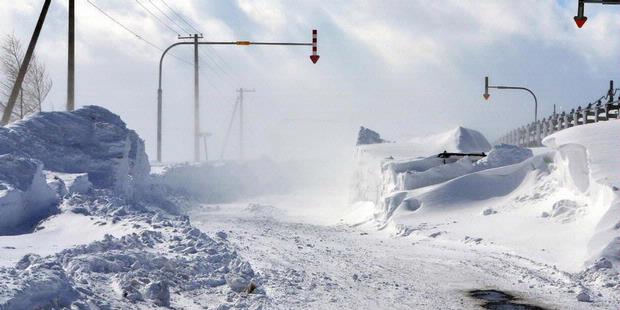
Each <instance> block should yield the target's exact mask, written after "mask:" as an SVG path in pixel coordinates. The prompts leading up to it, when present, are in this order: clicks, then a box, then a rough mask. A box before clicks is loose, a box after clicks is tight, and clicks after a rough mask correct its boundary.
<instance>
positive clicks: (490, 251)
mask: <svg viewBox="0 0 620 310" xmlns="http://www.w3.org/2000/svg"><path fill="white" fill-rule="evenodd" d="M302 196H303V195H302ZM274 201H277V199H274V197H269V198H258V199H254V200H251V201H245V202H239V203H235V204H221V205H219V206H216V205H204V206H203V207H202V208H199V209H194V210H192V211H191V212H190V217H191V219H192V222H193V224H194V225H196V226H197V227H198V228H200V229H201V230H203V231H205V232H207V233H209V234H211V233H216V232H219V231H224V232H226V233H227V235H228V239H229V240H230V241H231V242H232V243H233V245H234V246H235V247H237V248H238V252H239V253H240V254H241V256H243V257H244V258H245V259H247V260H249V262H250V263H251V264H252V266H253V268H254V269H255V270H257V271H258V272H259V273H261V274H262V276H263V277H264V279H265V282H264V283H262V285H263V287H264V288H265V290H266V293H267V296H268V298H269V302H270V303H271V305H270V307H269V308H286V309H295V308H296V309H477V308H479V307H480V305H482V302H481V301H479V300H475V299H472V298H471V297H469V293H468V292H469V291H470V290H477V289H497V290H501V291H504V292H508V293H511V294H512V295H514V296H516V297H517V298H518V300H517V301H516V302H517V303H524V304H529V305H534V306H539V307H542V308H545V309H591V308H593V307H595V308H617V305H616V304H613V305H612V304H608V303H607V304H603V303H594V304H592V303H581V302H578V301H577V300H576V298H575V295H576V292H579V290H580V286H579V283H578V281H576V280H574V279H573V278H572V277H571V275H570V274H568V273H564V272H561V271H559V270H557V269H555V268H554V267H553V266H548V265H545V264H541V263H537V262H534V261H531V260H529V259H526V258H522V257H518V256H516V255H511V254H508V253H505V252H503V251H501V248H500V247H488V246H484V247H483V246H480V245H478V244H477V243H476V242H471V243H466V242H454V241H446V240H440V239H434V238H422V239H420V238H412V237H392V236H389V235H388V234H387V233H385V232H382V231H376V230H370V229H366V228H364V227H352V226H349V225H345V224H342V223H340V224H339V223H334V224H325V223H323V222H321V221H317V220H316V218H313V217H312V215H311V214H312V212H310V211H309V210H308V208H307V207H308V205H307V201H306V200H305V199H298V198H295V195H291V196H288V197H282V200H281V201H283V204H282V205H278V204H274ZM290 201H306V203H303V204H299V205H298V206H291V205H286V204H287V203H288V202H290ZM249 203H257V204H255V205H249ZM267 203H269V204H267ZM293 204H294V203H293ZM301 205H305V206H304V208H303V209H304V210H303V214H304V216H303V217H299V216H297V217H291V216H290V215H291V214H292V213H299V212H292V211H293V208H295V207H299V208H301V207H302V206H301ZM316 208H317V213H324V212H325V210H324V208H321V206H319V205H317V206H316ZM300 211H301V209H300ZM321 211H322V212H321ZM317 223H323V224H317ZM612 299H613V298H612ZM508 309H510V308H508ZM515 309H517V308H515ZM518 309H537V308H518Z"/></svg>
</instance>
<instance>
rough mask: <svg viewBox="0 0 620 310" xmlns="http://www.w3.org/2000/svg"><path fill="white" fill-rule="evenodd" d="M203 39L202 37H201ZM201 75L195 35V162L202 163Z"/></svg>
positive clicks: (196, 36)
mask: <svg viewBox="0 0 620 310" xmlns="http://www.w3.org/2000/svg"><path fill="white" fill-rule="evenodd" d="M201 38H202V36H201ZM199 79H200V75H199V74H198V34H194V161H196V162H197V161H200V85H199V83H198V82H199Z"/></svg>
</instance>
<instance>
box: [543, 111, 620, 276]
mask: <svg viewBox="0 0 620 310" xmlns="http://www.w3.org/2000/svg"><path fill="white" fill-rule="evenodd" d="M619 132H620V122H618V121H613V120H612V121H607V122H599V123H594V124H588V125H586V126H579V127H574V128H569V129H566V130H562V131H560V132H557V133H555V134H553V135H551V136H549V137H547V138H545V139H544V140H543V144H544V145H547V146H549V147H552V148H554V149H557V150H558V151H559V152H560V153H561V154H562V156H563V158H564V160H565V162H566V164H567V166H568V167H567V173H566V176H565V177H566V178H567V179H568V180H571V181H572V184H573V186H574V187H575V188H577V189H578V190H579V191H580V192H582V193H585V194H586V195H588V196H590V197H592V198H593V200H594V201H593V206H591V207H590V208H589V209H590V210H588V211H589V212H590V213H592V214H593V215H594V216H595V220H596V226H595V228H594V232H593V235H592V238H591V239H590V242H589V243H588V252H589V253H591V256H590V257H589V262H593V261H595V260H597V259H598V258H599V257H603V258H605V259H608V260H609V261H610V262H612V263H613V265H614V267H615V268H616V270H620V192H619V191H618V188H620V173H619V172H620V156H618V154H619V153H620V139H618V133H619Z"/></svg>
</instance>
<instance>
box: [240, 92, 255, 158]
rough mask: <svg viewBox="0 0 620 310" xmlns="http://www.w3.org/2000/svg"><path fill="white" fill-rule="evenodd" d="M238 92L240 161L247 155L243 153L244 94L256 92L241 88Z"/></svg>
mask: <svg viewBox="0 0 620 310" xmlns="http://www.w3.org/2000/svg"><path fill="white" fill-rule="evenodd" d="M237 91H238V92H239V160H243V157H244V155H245V154H244V152H243V151H244V149H243V143H244V142H243V125H244V124H243V93H253V92H255V91H256V90H254V89H244V88H239V90H237Z"/></svg>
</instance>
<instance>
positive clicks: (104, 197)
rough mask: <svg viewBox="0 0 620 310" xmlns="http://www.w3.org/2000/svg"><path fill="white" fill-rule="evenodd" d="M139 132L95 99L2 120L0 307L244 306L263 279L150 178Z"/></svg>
mask: <svg viewBox="0 0 620 310" xmlns="http://www.w3.org/2000/svg"><path fill="white" fill-rule="evenodd" d="M149 169H150V167H149V164H148V159H147V156H146V154H145V152H144V142H143V141H142V140H141V139H140V138H139V137H138V135H137V134H136V133H135V132H134V131H132V130H130V129H128V128H127V127H126V126H125V123H123V121H122V120H121V119H120V118H119V117H118V116H117V115H115V114H113V113H111V112H109V111H108V110H106V109H103V108H101V107H96V106H89V107H84V108H81V109H79V110H76V111H75V112H71V113H67V112H51V113H38V114H36V115H34V116H32V117H30V118H27V119H25V120H23V121H18V122H16V123H14V124H12V125H10V126H7V127H0V258H1V259H0V266H2V267H0V278H1V279H2V281H1V282H0V309H38V308H45V309H47V308H71V309H74V308H75V309H101V308H119V309H120V308H122V309H130V308H153V307H156V306H163V307H176V308H183V307H186V308H187V307H210V308H211V307H217V306H220V305H224V306H233V305H237V306H249V305H251V304H254V303H260V302H261V300H262V299H263V298H264V295H263V294H249V293H261V292H262V290H261V288H260V278H259V277H258V276H257V275H255V274H254V272H253V270H252V268H251V267H250V265H249V264H248V263H247V262H245V261H244V260H242V259H241V258H240V257H239V256H238V255H237V254H236V252H235V251H234V250H233V248H232V246H230V244H229V243H228V241H227V235H226V234H225V233H224V232H221V233H218V234H217V236H215V237H210V236H207V235H206V234H204V233H202V232H201V231H200V230H198V229H196V228H194V227H193V226H192V225H191V223H190V222H189V219H188V218H187V217H186V216H183V215H178V214H179V213H178V212H179V210H180V209H181V208H180V206H179V205H178V204H179V202H186V203H187V200H183V199H175V196H174V195H171V194H170V191H169V190H167V188H166V187H165V185H163V184H161V183H153V182H152V179H151V176H150V175H149Z"/></svg>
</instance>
